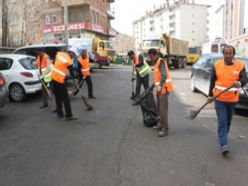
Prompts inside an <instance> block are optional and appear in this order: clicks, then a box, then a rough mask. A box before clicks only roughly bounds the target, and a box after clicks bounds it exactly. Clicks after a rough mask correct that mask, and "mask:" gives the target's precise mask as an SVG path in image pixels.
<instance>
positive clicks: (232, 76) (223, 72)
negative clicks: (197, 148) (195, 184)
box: [208, 45, 248, 156]
mask: <svg viewBox="0 0 248 186" xmlns="http://www.w3.org/2000/svg"><path fill="white" fill-rule="evenodd" d="M223 55H224V59H221V60H218V61H216V62H215V64H214V67H213V70H212V72H211V80H210V88H209V97H208V101H209V103H210V102H212V101H213V96H214V97H216V96H217V95H219V94H220V93H221V92H222V91H223V90H225V89H227V88H228V87H230V86H232V87H231V88H230V89H229V90H227V91H225V92H224V93H222V94H220V95H219V96H217V97H216V98H215V110H216V114H217V120H218V122H217V123H218V138H219V144H220V150H221V153H222V155H223V156H225V155H227V154H228V153H229V150H230V149H229V146H228V140H227V138H228V133H229V131H230V127H231V120H232V116H233V112H234V109H235V105H236V103H237V102H238V100H239V94H240V92H239V88H241V87H242V86H244V85H245V84H246V83H247V81H248V80H247V74H246V70H245V64H244V62H243V61H240V60H238V59H235V58H234V56H235V48H234V47H233V46H230V45H227V46H225V47H224V49H223Z"/></svg>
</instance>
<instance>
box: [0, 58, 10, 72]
mask: <svg viewBox="0 0 248 186" xmlns="http://www.w3.org/2000/svg"><path fill="white" fill-rule="evenodd" d="M12 64H13V60H12V59H9V58H0V70H9V69H10V68H11V66H12Z"/></svg>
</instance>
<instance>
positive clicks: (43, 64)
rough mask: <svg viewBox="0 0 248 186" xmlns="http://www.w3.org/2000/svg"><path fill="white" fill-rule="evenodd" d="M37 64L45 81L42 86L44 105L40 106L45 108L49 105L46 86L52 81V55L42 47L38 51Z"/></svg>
mask: <svg viewBox="0 0 248 186" xmlns="http://www.w3.org/2000/svg"><path fill="white" fill-rule="evenodd" d="M35 66H36V67H37V68H38V70H39V74H40V76H41V79H42V81H43V83H42V88H41V93H42V101H43V105H41V106H40V108H45V107H47V106H48V93H47V91H46V87H45V86H47V87H48V86H49V83H50V82H51V68H52V63H51V62H50V57H49V56H48V55H47V54H46V53H45V52H44V51H43V50H42V49H40V50H39V52H38V55H37V58H36V62H35Z"/></svg>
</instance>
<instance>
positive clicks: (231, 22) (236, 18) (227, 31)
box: [224, 0, 245, 40]
mask: <svg viewBox="0 0 248 186" xmlns="http://www.w3.org/2000/svg"><path fill="white" fill-rule="evenodd" d="M244 15H245V0H226V3H225V15H224V38H225V39H226V40H229V39H231V38H234V37H237V36H239V35H242V34H244V33H245V27H244V24H245V16H244Z"/></svg>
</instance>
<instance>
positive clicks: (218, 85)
mask: <svg viewBox="0 0 248 186" xmlns="http://www.w3.org/2000/svg"><path fill="white" fill-rule="evenodd" d="M214 67H215V72H216V77H217V79H216V81H215V87H214V89H213V95H214V96H216V95H217V94H219V93H220V92H221V91H223V90H225V89H226V88H228V87H229V86H231V85H232V84H233V83H234V81H238V80H239V74H240V72H241V71H242V69H243V68H244V62H242V61H240V60H235V62H234V63H233V64H232V65H225V62H224V60H218V61H217V62H216V63H215V64H214ZM216 99H217V100H220V101H226V102H237V101H238V100H239V89H238V88H231V89H229V90H228V91H226V92H224V93H223V94H221V95H220V96H218V97H217V98H216Z"/></svg>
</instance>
